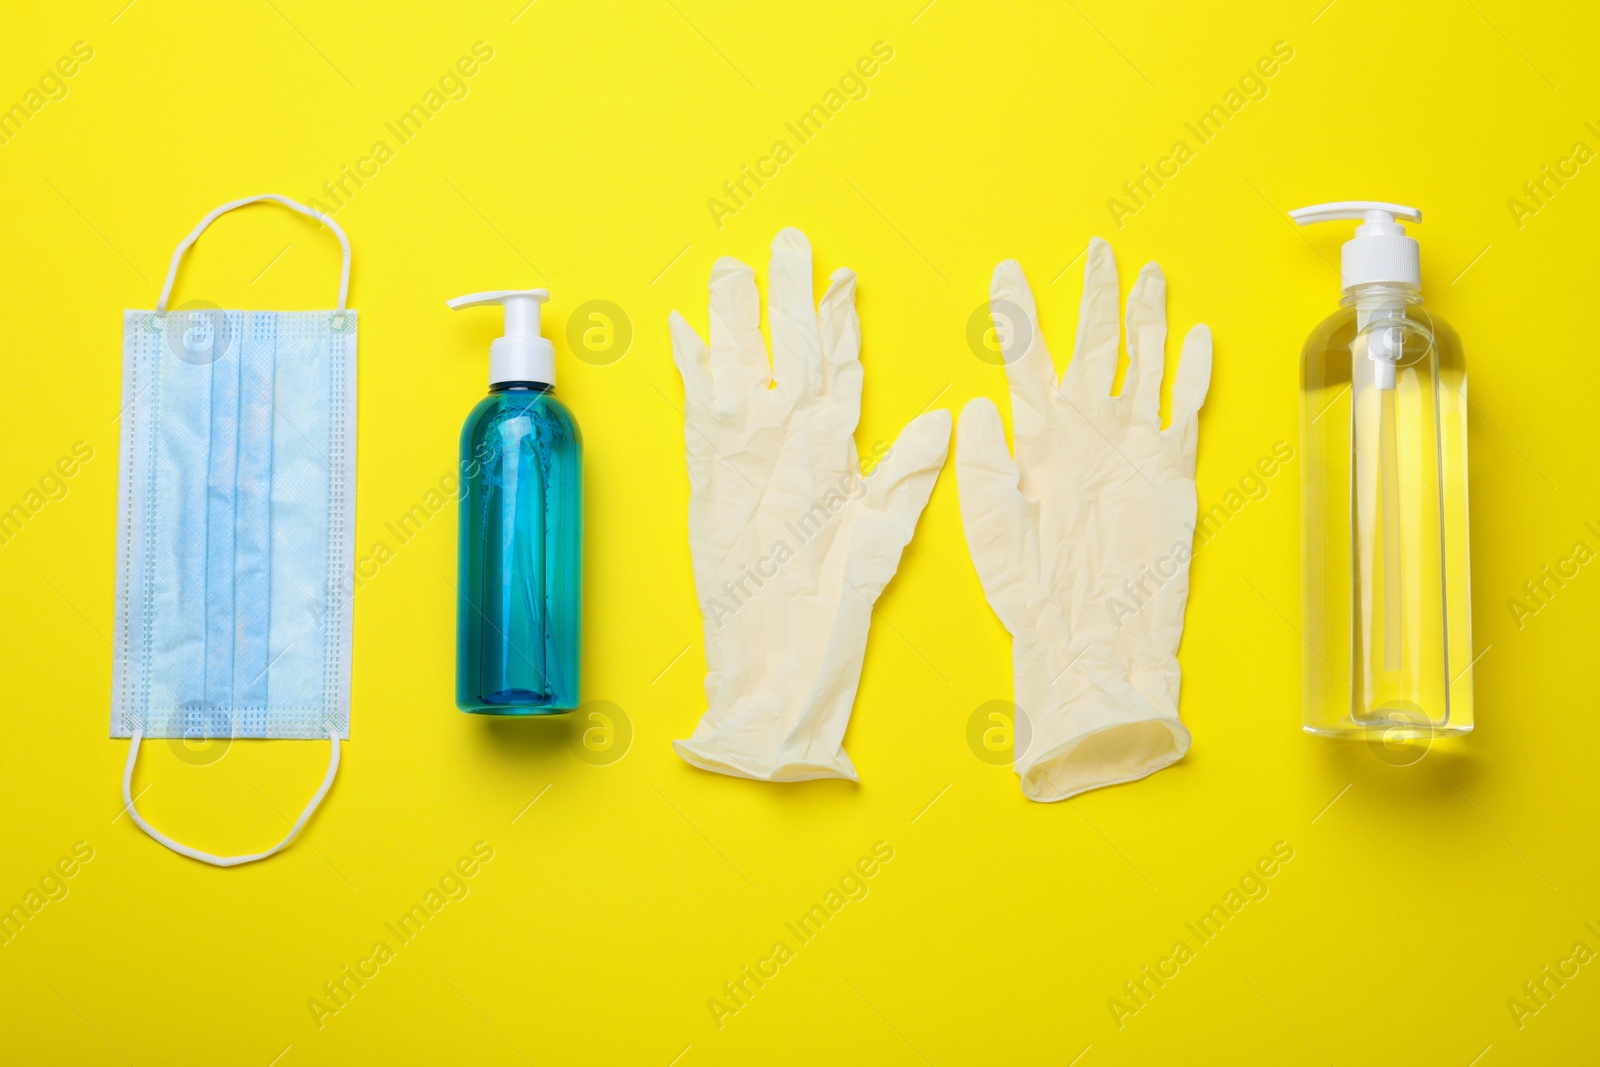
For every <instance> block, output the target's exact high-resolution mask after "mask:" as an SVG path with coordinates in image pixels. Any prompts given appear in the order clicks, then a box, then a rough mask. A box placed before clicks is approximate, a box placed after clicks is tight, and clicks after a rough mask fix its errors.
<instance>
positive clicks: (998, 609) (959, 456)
mask: <svg viewBox="0 0 1600 1067" xmlns="http://www.w3.org/2000/svg"><path fill="white" fill-rule="evenodd" d="M1017 480H1018V472H1017V465H1016V462H1015V461H1014V460H1013V459H1012V458H1011V450H1010V449H1009V448H1008V447H1006V433H1005V428H1004V427H1003V426H1001V424H1000V411H999V409H998V408H996V407H995V406H994V401H992V400H990V399H988V398H987V397H979V398H977V399H976V400H973V401H971V402H969V403H968V404H967V406H966V407H965V408H963V409H962V412H961V424H960V426H959V427H958V429H957V430H956V491H957V495H958V496H959V497H960V499H961V527H962V530H963V531H964V532H965V534H966V537H967V552H968V554H969V555H971V557H972V565H973V567H974V568H976V570H977V572H978V581H979V582H980V583H981V584H982V585H983V592H984V596H986V597H987V598H988V600H989V605H990V607H992V608H994V610H995V613H996V614H997V615H999V616H1000V620H1001V621H1002V622H1004V623H1005V624H1006V627H1007V629H1011V628H1012V623H1013V621H1014V620H1015V619H1016V617H1017V615H1018V613H1019V609H1020V607H1021V603H1022V590H1023V579H1024V577H1025V568H1026V563H1025V552H1024V545H1025V541H1026V538H1027V536H1028V534H1027V531H1028V530H1029V529H1030V528H1031V524H1032V522H1033V517H1032V509H1031V507H1030V506H1029V504H1028V501H1027V499H1026V498H1025V497H1024V496H1023V495H1022V492H1021V491H1020V490H1019V489H1018V488H1017ZM1013 632H1014V631H1013Z"/></svg>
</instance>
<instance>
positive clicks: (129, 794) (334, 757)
mask: <svg viewBox="0 0 1600 1067" xmlns="http://www.w3.org/2000/svg"><path fill="white" fill-rule="evenodd" d="M202 228H203V227H202ZM143 742H144V727H143V726H140V727H139V728H137V729H136V730H134V731H133V739H132V740H131V741H129V742H128V766H127V768H126V769H125V770H124V771H123V772H122V802H123V804H124V805H125V806H126V811H127V812H128V814H129V815H131V816H133V821H134V822H136V823H138V824H139V829H141V830H143V831H144V832H145V833H147V834H149V835H150V836H151V837H153V838H155V839H156V840H157V841H159V842H161V843H162V844H163V845H166V846H167V847H168V848H170V849H171V850H172V851H174V852H176V853H178V854H179V855H180V856H188V857H189V858H190V859H192V860H199V861H201V862H202V863H209V864H212V865H213V866H217V867H237V866H238V865H239V864H241V863H254V862H255V861H256V860H264V859H266V858H267V857H268V856H271V855H273V854H274V853H277V852H281V851H283V849H284V848H285V847H286V846H287V845H288V844H289V842H291V841H293V840H294V839H295V837H296V836H297V835H299V833H300V829H301V828H302V827H303V826H305V824H306V820H308V819H310V818H311V813H312V812H314V811H316V810H317V805H319V804H321V803H322V798H323V797H325V796H327V795H328V790H329V789H331V788H332V787H333V779H334V776H335V775H337V774H338V773H339V731H338V730H337V729H335V728H334V727H332V726H329V727H328V742H329V744H330V745H332V748H330V749H329V750H328V773H327V774H326V775H324V776H323V778H322V785H320V786H318V787H317V791H316V792H315V793H313V794H312V795H311V801H310V803H308V804H307V805H306V810H304V811H302V812H301V813H300V817H299V818H298V819H296V820H295V821H294V825H293V826H291V827H290V828H289V832H288V833H287V834H285V835H283V840H282V841H279V842H278V843H277V844H276V845H273V846H272V847H271V848H269V849H267V850H266V851H265V852H251V853H249V854H248V855H244V856H213V855H212V854H211V853H209V852H201V851H200V850H199V849H197V848H190V847H189V846H188V845H185V844H183V843H181V842H178V841H174V840H173V839H172V838H170V837H168V836H167V835H166V834H164V833H162V832H161V831H160V830H157V829H156V828H155V827H154V826H151V825H150V824H149V823H147V822H145V821H144V816H143V815H140V814H139V809H138V808H136V807H134V804H133V768H134V766H135V765H136V764H137V763H138V762H139V745H140V744H142V743H143Z"/></svg>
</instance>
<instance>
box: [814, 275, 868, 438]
mask: <svg viewBox="0 0 1600 1067" xmlns="http://www.w3.org/2000/svg"><path fill="white" fill-rule="evenodd" d="M820 332H821V339H822V372H823V382H822V385H821V390H822V392H824V393H826V394H827V395H828V396H829V397H831V398H833V399H834V400H835V401H836V402H837V403H841V404H846V405H850V406H851V408H852V409H853V410H854V411H855V412H856V413H857V414H858V415H859V413H860V411H861V319H860V317H859V316H858V315H857V314H856V274H855V271H853V270H850V269H849V268H847V267H840V268H839V269H838V270H836V271H834V272H833V276H832V279H831V280H830V282H829V284H828V291H827V292H826V293H823V294H822V309H821V313H820ZM850 424H851V425H852V426H854V425H855V423H854V420H852V421H851V423H850Z"/></svg>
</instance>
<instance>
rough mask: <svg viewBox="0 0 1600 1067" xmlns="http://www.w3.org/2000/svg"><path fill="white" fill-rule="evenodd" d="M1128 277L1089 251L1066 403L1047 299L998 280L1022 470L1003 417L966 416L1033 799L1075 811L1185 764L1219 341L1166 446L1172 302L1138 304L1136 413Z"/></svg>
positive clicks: (1186, 391) (1145, 298) (1199, 352)
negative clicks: (1195, 590)
mask: <svg viewBox="0 0 1600 1067" xmlns="http://www.w3.org/2000/svg"><path fill="white" fill-rule="evenodd" d="M1117 295H1118V289H1117V267H1116V263H1115V261H1114V260H1113V259H1112V257H1111V248H1110V246H1109V245H1107V244H1106V243H1105V242H1104V241H1102V240H1100V239H1099V238H1095V239H1094V240H1092V241H1091V242H1090V243H1089V253H1088V258H1087V263H1086V266H1085V268H1084V278H1083V304H1082V307H1081V309H1080V310H1079V313H1078V344H1077V348H1076V349H1075V351H1074V353H1073V356H1072V363H1071V364H1070V365H1069V366H1068V367H1067V371H1066V374H1065V375H1063V376H1062V380H1061V382H1060V384H1059V386H1058V385H1057V382H1056V373H1055V364H1054V363H1053V362H1052V360H1051V357H1050V351H1049V349H1047V348H1046V347H1045V342H1044V335H1043V334H1041V333H1040V332H1039V316H1038V313H1037V311H1036V310H1035V308H1034V303H1033V294H1032V292H1031V291H1030V290H1029V289H1028V282H1027V280H1026V279H1025V278H1024V277H1023V275H1022V268H1021V267H1019V266H1018V265H1017V264H1016V262H1015V261H1012V260H1007V261H1006V262H1004V263H1001V264H1000V265H999V266H998V267H996V268H995V271H994V280H993V282H992V283H991V285H990V305H989V306H990V311H991V313H992V314H993V316H994V318H995V322H996V328H997V329H998V330H999V331H1000V334H1001V343H1002V351H1003V353H1004V357H1005V360H1006V377H1007V379H1008V380H1009V382H1010V385H1011V418H1012V429H1013V433H1014V436H1015V440H1016V450H1017V455H1016V461H1015V462H1013V461H1012V458H1011V452H1010V450H1009V449H1007V447H1006V438H1005V430H1004V429H1003V428H1002V427H1001V425H1000V413H999V411H998V410H996V408H995V406H994V403H993V402H992V401H990V400H987V399H983V398H980V399H977V400H973V401H972V402H971V403H969V404H968V405H967V406H966V409H965V410H963V411H962V413H961V426H960V429H959V430H958V432H957V435H956V476H957V480H958V484H959V490H960V497H961V520H962V525H963V526H964V527H965V530H966V535H967V547H968V549H969V550H970V551H971V553H972V561H973V563H974V565H975V566H976V567H977V571H978V578H979V580H980V581H981V582H982V583H983V591H984V593H985V595H986V596H987V597H988V600H989V605H990V606H991V607H992V608H994V610H995V614H997V615H999V616H1000V621H1001V622H1002V623H1004V624H1005V627H1006V629H1007V630H1008V631H1010V633H1011V636H1012V672H1013V675H1014V684H1015V690H1016V695H1015V697H1014V700H1015V703H1016V704H1017V707H1018V718H1019V719H1022V718H1024V717H1025V718H1026V727H1027V729H1024V728H1023V727H1022V724H1021V723H1019V724H1018V729H1017V737H1018V747H1019V749H1021V748H1022V747H1023V737H1024V734H1026V733H1029V732H1031V735H1032V736H1031V738H1030V739H1028V741H1027V744H1026V750H1025V751H1019V752H1018V753H1017V757H1016V770H1017V773H1018V774H1020V775H1021V776H1022V791H1023V793H1024V794H1026V795H1027V796H1028V797H1029V798H1030V799H1032V800H1043V801H1050V800H1062V799H1065V798H1066V797H1069V796H1072V795H1073V794H1074V793H1081V792H1083V791H1085V790H1088V789H1094V788H1096V787H1098V786H1103V785H1113V784H1115V783H1118V782H1128V781H1132V780H1134V779H1136V778H1143V777H1144V776H1145V775H1147V774H1151V773H1153V772H1155V771H1158V770H1160V769H1161V768H1162V767H1165V766H1167V765H1168V764H1171V763H1174V762H1176V761H1177V760H1179V759H1182V758H1183V755H1184V753H1185V752H1187V751H1188V750H1189V731H1188V730H1187V729H1185V728H1184V725H1183V723H1181V722H1179V721H1178V682H1179V673H1178V659H1177V651H1178V639H1179V637H1180V636H1181V635H1182V633H1183V609H1184V604H1185V602H1186V601H1187V600H1188V597H1189V557H1190V553H1191V546H1192V544H1193V538H1194V521H1195V488H1194V464H1195V431H1196V426H1197V423H1198V421H1199V420H1198V418H1197V413H1198V411H1199V409H1200V405H1201V404H1202V403H1203V402H1204V400H1205V396H1206V389H1207V386H1208V384H1209V382H1210V380H1211V333H1210V331H1209V330H1207V329H1206V327H1205V326H1196V327H1194V329H1192V330H1190V331H1189V334H1188V336H1187V337H1186V338H1185V339H1184V342H1183V353H1182V356H1181V357H1180V359H1179V362H1178V372H1177V378H1176V381H1175V382H1174V384H1173V390H1172V425H1171V427H1170V428H1169V429H1166V430H1163V429H1162V428H1161V415H1160V404H1161V370H1162V359H1163V350H1164V348H1165V346H1166V338H1167V312H1166V303H1167V285H1166V279H1165V277H1163V275H1162V273H1161V268H1159V267H1157V266H1156V265H1155V264H1154V263H1151V264H1149V265H1147V266H1146V267H1145V268H1144V270H1142V271H1141V272H1140V273H1139V280H1138V282H1137V283H1136V284H1135V285H1134V287H1133V293H1132V295H1131V296H1130V297H1129V298H1128V320H1127V321H1128V348H1129V352H1130V357H1131V362H1130V365H1129V367H1128V373H1127V377H1126V380H1125V382H1124V385H1123V388H1122V394H1121V395H1120V396H1112V395H1111V384H1112V380H1113V378H1114V376H1115V374H1116V370H1117V350H1118V344H1117V342H1118V336H1119V331H1118V326H1117Z"/></svg>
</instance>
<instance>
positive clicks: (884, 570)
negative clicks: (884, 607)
mask: <svg viewBox="0 0 1600 1067" xmlns="http://www.w3.org/2000/svg"><path fill="white" fill-rule="evenodd" d="M950 422H951V419H950V412H948V411H946V410H944V409H943V408H940V409H938V410H936V411H930V412H928V413H927V414H925V415H919V416H917V417H916V418H914V419H912V420H911V422H910V423H908V424H907V425H906V428H905V429H904V430H901V431H900V436H899V437H898V438H896V439H895V443H894V445H893V447H891V448H890V449H889V451H888V453H887V454H886V455H885V456H884V457H883V459H882V460H880V461H879V463H878V465H877V467H875V468H873V470H872V473H870V474H868V475H867V476H866V478H865V483H866V495H865V497H863V498H862V500H861V502H860V503H859V504H857V505H856V507H857V509H858V512H857V514H856V517H855V527H854V529H853V530H852V532H851V538H850V563H849V567H848V580H849V582H850V584H851V585H853V586H854V587H855V588H856V591H857V592H859V593H860V594H861V595H862V596H864V597H865V598H866V599H867V603H869V604H871V603H875V602H876V601H877V599H878V594H880V593H882V592H883V587H884V586H886V585H888V584H889V579H890V578H893V577H894V573H895V571H896V570H898V569H899V567H900V556H901V553H903V552H904V551H905V547H906V545H907V543H909V542H910V540H911V535H912V534H913V533H915V532H916V529H917V519H918V518H919V517H920V516H921V515H922V509H923V508H925V507H927V505H928V497H929V496H931V495H932V494H933V486H934V483H935V482H937V481H938V480H939V470H940V468H942V467H943V466H944V460H945V456H946V455H947V454H948V452H949V449H950Z"/></svg>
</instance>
